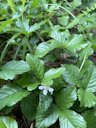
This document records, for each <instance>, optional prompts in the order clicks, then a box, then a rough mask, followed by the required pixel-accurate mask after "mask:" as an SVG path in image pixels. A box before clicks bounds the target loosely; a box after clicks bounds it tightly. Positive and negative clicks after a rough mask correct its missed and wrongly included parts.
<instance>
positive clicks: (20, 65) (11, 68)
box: [0, 60, 30, 80]
mask: <svg viewBox="0 0 96 128" xmlns="http://www.w3.org/2000/svg"><path fill="white" fill-rule="evenodd" d="M29 70H30V67H29V65H28V64H27V63H26V62H25V61H23V60H20V61H15V60H13V61H10V62H8V63H7V64H5V65H4V66H1V68H0V79H4V80H8V79H9V80H12V79H13V78H15V76H16V75H18V74H23V73H24V72H28V71H29Z"/></svg>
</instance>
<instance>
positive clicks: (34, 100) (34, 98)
mask: <svg viewBox="0 0 96 128" xmlns="http://www.w3.org/2000/svg"><path fill="white" fill-rule="evenodd" d="M20 106H21V110H22V112H23V114H24V116H25V117H26V118H27V120H30V121H32V120H34V119H35V116H36V112H37V106H38V95H37V94H36V93H33V94H31V95H29V96H27V97H26V98H24V99H23V100H22V101H21V103H20Z"/></svg>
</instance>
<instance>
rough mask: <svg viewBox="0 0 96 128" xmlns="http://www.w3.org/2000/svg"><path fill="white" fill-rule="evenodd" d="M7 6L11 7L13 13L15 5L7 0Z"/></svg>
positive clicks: (10, 0) (11, 0)
mask: <svg viewBox="0 0 96 128" xmlns="http://www.w3.org/2000/svg"><path fill="white" fill-rule="evenodd" d="M7 2H8V4H9V6H10V7H11V9H12V11H13V12H15V5H14V1H13V0H7Z"/></svg>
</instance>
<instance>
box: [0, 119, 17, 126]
mask: <svg viewBox="0 0 96 128" xmlns="http://www.w3.org/2000/svg"><path fill="white" fill-rule="evenodd" d="M0 128H18V124H17V122H16V121H15V120H14V119H13V118H10V117H5V116H0Z"/></svg>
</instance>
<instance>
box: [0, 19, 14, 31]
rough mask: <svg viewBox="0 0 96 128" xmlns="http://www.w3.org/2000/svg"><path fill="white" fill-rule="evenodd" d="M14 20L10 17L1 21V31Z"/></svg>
mask: <svg viewBox="0 0 96 128" xmlns="http://www.w3.org/2000/svg"><path fill="white" fill-rule="evenodd" d="M12 22H13V19H8V20H6V21H3V22H0V23H1V24H0V32H2V31H3V30H4V29H5V28H6V27H7V26H8V25H9V24H11V23H12Z"/></svg>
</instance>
